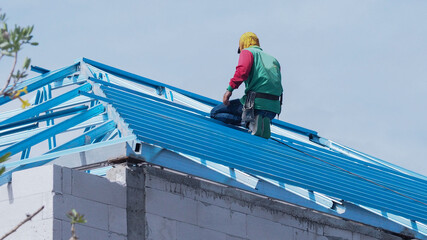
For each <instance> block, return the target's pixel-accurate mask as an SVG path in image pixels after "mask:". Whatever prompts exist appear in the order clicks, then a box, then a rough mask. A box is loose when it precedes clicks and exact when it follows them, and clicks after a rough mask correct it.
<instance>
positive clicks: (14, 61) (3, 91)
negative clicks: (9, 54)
mask: <svg viewBox="0 0 427 240" xmlns="http://www.w3.org/2000/svg"><path fill="white" fill-rule="evenodd" d="M17 61H18V52H16V53H15V58H14V60H13V67H12V70H11V71H10V74H9V78H8V79H7V81H6V84H5V85H4V87H3V89H2V90H1V91H0V95H3V94H5V91H6V88H7V87H8V86H9V84H10V80H11V79H12V76H13V72H15V67H16V62H17ZM14 86H16V82H15V84H14Z"/></svg>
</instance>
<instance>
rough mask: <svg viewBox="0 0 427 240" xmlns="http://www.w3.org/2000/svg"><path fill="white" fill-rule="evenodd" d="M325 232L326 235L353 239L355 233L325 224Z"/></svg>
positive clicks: (345, 239)
mask: <svg viewBox="0 0 427 240" xmlns="http://www.w3.org/2000/svg"><path fill="white" fill-rule="evenodd" d="M323 234H324V236H326V237H328V238H329V237H339V238H341V239H343V240H347V239H348V240H352V238H353V233H352V232H350V231H347V230H343V229H338V228H333V227H330V226H325V227H324V229H323Z"/></svg>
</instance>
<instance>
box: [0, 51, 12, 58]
mask: <svg viewBox="0 0 427 240" xmlns="http://www.w3.org/2000/svg"><path fill="white" fill-rule="evenodd" d="M1 54H3V55H5V56H9V57H12V56H13V55H12V53H11V52H8V51H1Z"/></svg>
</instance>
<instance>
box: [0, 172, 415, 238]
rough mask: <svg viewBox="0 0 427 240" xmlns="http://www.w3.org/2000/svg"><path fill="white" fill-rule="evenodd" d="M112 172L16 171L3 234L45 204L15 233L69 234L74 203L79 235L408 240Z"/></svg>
mask: <svg viewBox="0 0 427 240" xmlns="http://www.w3.org/2000/svg"><path fill="white" fill-rule="evenodd" d="M107 178H108V179H107ZM107 178H102V177H98V176H93V175H90V174H87V173H84V172H81V171H76V170H71V169H68V168H63V167H59V166H44V167H39V168H33V169H29V170H25V171H21V172H17V173H15V174H14V175H13V181H12V183H11V184H8V185H3V186H1V187H0V209H1V213H2V215H3V216H2V217H1V218H0V236H2V235H3V234H4V233H6V232H7V231H9V230H10V229H12V228H13V227H14V226H16V225H17V224H18V223H19V222H21V221H22V220H23V219H25V215H26V214H27V213H33V212H34V211H36V210H37V209H38V208H39V207H41V206H44V207H45V208H44V209H43V211H42V212H41V213H40V214H39V215H37V216H36V217H35V218H34V219H33V220H32V221H30V222H28V223H26V224H25V225H24V226H23V227H21V228H20V229H19V230H18V231H17V232H16V233H14V234H13V235H12V236H11V237H9V238H8V239H36V240H38V239H55V240H56V239H64V240H68V239H69V238H70V223H69V220H68V218H67V217H66V213H67V212H68V211H69V210H71V209H73V208H74V209H76V210H77V211H78V212H80V213H83V214H85V218H86V219H87V223H86V224H82V225H77V227H76V230H77V235H78V236H79V237H80V239H94V240H95V239H102V240H104V239H105V240H108V239H109V240H124V239H127V240H136V239H141V240H143V239H145V240H166V239H167V240H169V239H171V240H192V239H195V240H275V239H281V240H299V239H301V240H305V239H308V240H374V239H385V240H401V239H402V238H400V237H398V236H396V235H393V234H391V233H387V232H385V231H383V230H381V229H377V228H373V227H371V226H367V225H363V224H360V223H356V222H352V221H348V220H344V219H341V218H338V217H334V216H330V215H327V214H323V213H319V212H315V211H312V210H310V209H306V208H302V207H300V206H296V205H292V204H290V203H286V202H279V201H275V200H272V199H269V198H266V197H265V196H260V195H255V194H252V193H248V192H245V191H242V190H239V189H235V188H230V187H228V186H225V185H221V184H218V183H213V182H209V181H206V180H203V179H197V178H194V177H191V176H187V175H183V174H180V173H177V172H173V171H169V170H165V169H160V168H157V167H152V166H148V165H144V166H142V167H126V166H116V167H115V168H113V169H112V170H110V172H109V173H108V174H107ZM405 239H410V238H405Z"/></svg>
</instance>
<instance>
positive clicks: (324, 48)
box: [0, 0, 427, 175]
mask: <svg viewBox="0 0 427 240" xmlns="http://www.w3.org/2000/svg"><path fill="white" fill-rule="evenodd" d="M1 8H2V10H3V11H4V12H6V13H7V14H8V19H9V23H10V24H15V23H17V24H19V25H31V24H34V25H35V30H34V36H35V39H34V40H35V41H38V42H39V43H40V45H39V46H37V47H27V48H26V49H25V50H24V52H23V55H22V56H25V55H26V56H29V57H31V58H32V64H34V65H37V66H40V67H44V68H48V69H51V70H53V69H57V68H60V67H64V66H67V65H70V64H72V63H73V62H74V60H75V59H77V58H80V57H87V58H89V59H93V60H96V61H99V62H102V63H105V64H108V65H111V66H114V67H118V68H121V69H123V70H127V71H130V72H133V73H136V74H139V75H142V76H145V77H148V78H151V79H154V80H157V81H161V82H164V83H166V84H170V85H173V86H176V87H179V88H183V89H185V90H188V91H191V92H195V93H198V94H201V95H204V96H207V97H210V98H214V99H217V100H220V99H221V98H222V95H223V93H224V91H225V88H226V87H227V85H228V81H229V79H230V78H231V77H232V75H233V73H234V69H235V65H236V63H237V60H238V55H237V53H236V50H237V45H238V40H239V38H240V36H241V34H242V33H244V32H246V31H252V32H255V33H256V34H257V35H258V37H259V38H260V44H261V47H262V48H263V49H264V51H265V52H268V53H270V54H272V55H274V56H275V57H276V58H277V59H278V60H279V62H280V63H281V66H282V78H283V85H284V89H285V102H284V108H283V113H282V114H281V120H284V121H287V122H290V123H292V124H296V125H299V126H302V127H306V128H309V129H312V130H315V131H317V132H318V133H319V135H320V136H322V137H325V138H328V139H331V140H333V141H336V142H338V143H341V144H343V145H347V146H350V147H352V148H355V149H357V150H360V151H362V152H365V153H368V154H371V155H373V156H376V157H379V158H381V159H384V160H386V161H389V162H392V163H394V164H397V165H400V166H403V167H405V168H407V169H410V170H413V171H415V172H418V173H421V174H424V175H427V157H426V156H427V138H426V135H427V127H426V125H425V124H426V123H427V111H426V110H427V99H426V97H427V67H426V66H427V1H425V0H405V1H403V0H400V1H397V0H387V1H385V0H357V1H350V0H348V1H342V0H316V1H306V0H300V1H291V0H280V1H248V0H246V1H236V0H233V1H230V0H223V1H219V0H216V1H172V0H171V1H136V0H135V1H117V0H115V1H112V0H103V1H88V0H86V1H83V0H73V1H69V0H61V1H57V0H43V1H42V0H13V1H12V0H10V1H4V0H3V1H2V4H1ZM5 64H7V62H5V61H2V62H1V65H0V76H3V75H4V73H5V70H6V69H7V66H6V65H5ZM2 79H3V78H2ZM0 82H1V81H0ZM241 88H242V89H240V91H238V92H235V93H234V94H233V97H240V96H241V93H242V90H243V86H242V87H241Z"/></svg>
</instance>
